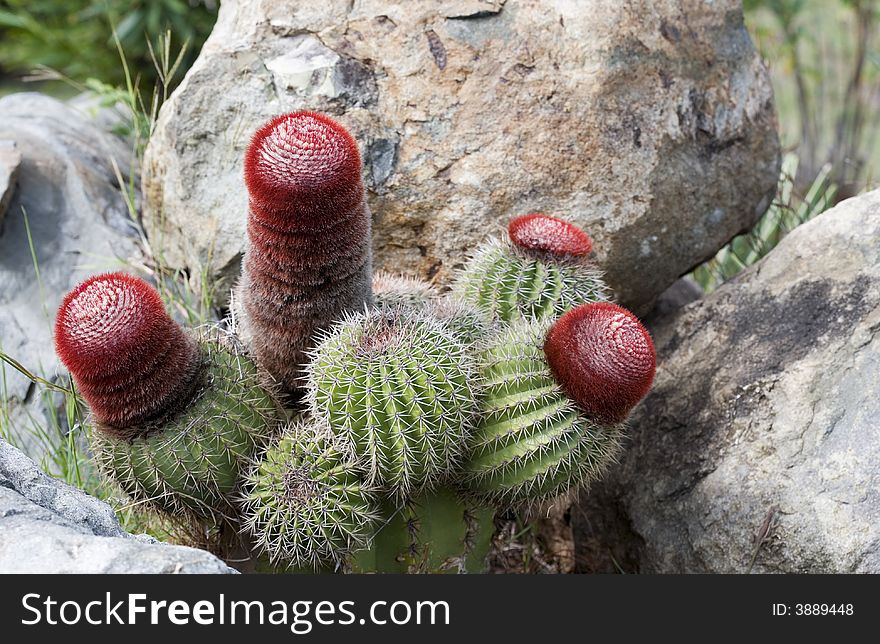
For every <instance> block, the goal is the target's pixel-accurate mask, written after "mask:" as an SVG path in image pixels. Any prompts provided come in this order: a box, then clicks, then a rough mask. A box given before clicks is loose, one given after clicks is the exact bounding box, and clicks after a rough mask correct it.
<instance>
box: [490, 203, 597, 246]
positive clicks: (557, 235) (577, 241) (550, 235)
mask: <svg viewBox="0 0 880 644" xmlns="http://www.w3.org/2000/svg"><path fill="white" fill-rule="evenodd" d="M507 234H508V235H509V236H510V241H512V242H513V243H514V244H515V245H516V246H517V247H518V248H520V249H522V250H524V251H538V252H544V253H549V254H551V255H557V256H570V257H585V256H586V255H589V254H590V251H592V250H593V240H592V239H590V236H589V235H588V234H587V233H585V232H584V231H583V230H581V229H580V228H578V227H577V226H575V225H574V224H572V223H569V222H567V221H563V220H562V219H557V218H556V217H551V216H550V215H545V214H544V213H541V212H534V213H532V214H530V215H521V216H520V217H517V218H516V219H514V220H512V221H511V222H510V224H509V225H508V226H507Z"/></svg>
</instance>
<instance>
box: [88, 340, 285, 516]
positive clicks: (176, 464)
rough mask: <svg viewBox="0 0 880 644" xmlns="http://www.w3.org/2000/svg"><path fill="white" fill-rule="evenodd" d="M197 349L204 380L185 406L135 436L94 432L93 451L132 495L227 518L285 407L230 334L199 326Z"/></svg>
mask: <svg viewBox="0 0 880 644" xmlns="http://www.w3.org/2000/svg"><path fill="white" fill-rule="evenodd" d="M198 347H199V353H200V364H201V369H200V374H199V378H198V384H197V387H196V390H195V391H194V393H193V394H192V396H191V398H190V401H189V402H188V404H187V405H186V406H185V407H184V408H182V409H180V410H179V411H177V412H176V413H175V414H173V415H171V416H169V417H166V418H164V419H163V420H162V421H161V423H151V424H146V425H143V426H140V427H139V428H138V431H136V432H133V437H132V438H130V439H129V440H125V439H119V438H117V437H115V436H112V435H108V434H107V433H106V432H92V452H93V454H94V457H95V460H96V462H97V464H98V467H99V469H100V470H101V471H102V472H103V473H104V474H105V475H107V476H108V477H109V478H110V479H112V480H114V481H115V482H116V483H117V484H119V486H120V487H121V488H122V490H123V491H124V492H125V493H126V494H128V495H129V496H130V497H131V498H132V499H133V500H135V501H137V502H141V503H147V504H149V505H151V506H152V507H155V508H157V509H159V510H162V511H165V512H169V513H172V514H188V515H194V516H196V517H198V518H207V519H211V520H213V521H220V520H223V519H224V517H226V516H228V515H230V514H231V513H232V512H233V511H234V509H233V503H234V499H235V497H236V495H237V494H238V488H239V483H240V479H241V476H242V474H243V472H244V471H245V470H246V468H247V466H248V464H249V463H250V462H251V459H252V458H253V456H254V454H255V452H256V451H257V449H258V448H259V446H260V445H261V444H262V443H263V442H264V441H265V440H266V439H267V437H268V436H269V435H270V434H271V433H272V432H273V431H275V430H276V428H277V427H278V425H279V424H280V412H279V411H278V408H277V405H276V403H275V402H274V401H273V398H272V396H271V395H270V393H269V392H268V391H267V390H266V389H265V388H264V387H263V386H262V378H261V376H260V375H259V374H258V372H257V369H256V367H255V366H254V364H253V362H251V361H250V360H249V359H248V358H246V357H245V356H244V355H242V353H241V352H240V350H239V348H238V347H237V346H236V345H235V344H234V343H233V341H232V340H231V339H229V338H228V337H227V336H226V334H225V332H223V331H221V330H219V329H207V328H206V329H202V330H200V332H199V338H198Z"/></svg>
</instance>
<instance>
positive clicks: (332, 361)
mask: <svg viewBox="0 0 880 644" xmlns="http://www.w3.org/2000/svg"><path fill="white" fill-rule="evenodd" d="M474 385H475V372H474V370H473V365H472V361H471V359H470V356H469V354H468V352H467V350H466V349H465V347H464V345H463V344H462V343H460V342H459V341H457V340H456V339H455V338H454V337H453V336H452V334H451V333H450V332H449V330H448V329H447V328H445V327H444V325H443V324H442V323H441V322H439V321H437V320H436V319H433V318H431V317H430V316H426V315H424V314H423V313H422V312H420V311H417V310H413V309H409V308H406V307H399V308H394V309H374V310H372V311H369V312H364V313H361V314H358V315H356V316H352V317H350V318H349V319H347V320H345V321H343V322H340V323H339V324H337V325H336V326H335V327H334V328H333V329H332V330H331V332H330V333H328V334H327V336H326V337H325V338H324V339H323V340H322V341H321V342H320V344H319V345H318V346H317V347H316V349H315V351H314V355H313V359H312V361H311V363H310V365H309V378H308V393H309V401H310V405H311V409H312V412H313V413H314V414H315V416H317V417H318V418H322V419H324V420H325V421H326V422H327V423H329V425H330V427H331V428H332V430H333V432H334V433H336V434H337V435H338V436H340V437H341V438H342V439H343V440H344V441H346V442H347V443H348V444H350V445H351V448H352V451H353V453H354V454H355V455H356V457H357V458H358V460H359V461H360V462H361V463H362V464H363V466H364V468H365V470H366V472H367V478H368V481H369V482H370V483H371V484H375V485H378V486H381V487H382V488H383V489H384V490H385V491H387V492H390V493H392V494H396V495H399V496H405V495H407V494H408V493H409V492H410V491H412V490H414V489H418V488H420V487H423V486H425V485H430V484H432V483H433V482H435V481H437V480H439V479H440V478H441V477H443V476H444V475H445V474H447V473H448V472H450V471H451V470H452V468H453V467H454V466H455V465H456V464H457V463H458V461H459V456H460V454H461V451H462V448H463V445H464V442H465V439H466V438H467V436H468V434H469V432H470V429H471V418H472V414H473V412H474V410H475V405H476V402H475V392H474Z"/></svg>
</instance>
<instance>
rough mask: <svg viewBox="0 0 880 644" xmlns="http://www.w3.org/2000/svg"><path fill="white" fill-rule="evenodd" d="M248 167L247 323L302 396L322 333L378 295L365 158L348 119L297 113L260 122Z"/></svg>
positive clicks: (267, 361)
mask: <svg viewBox="0 0 880 644" xmlns="http://www.w3.org/2000/svg"><path fill="white" fill-rule="evenodd" d="M244 173H245V183H246V185H247V189H248V192H249V195H250V212H249V215H248V225H247V232H248V249H247V252H246V253H245V258H244V265H243V279H242V284H241V289H240V294H239V297H240V299H241V305H242V308H243V310H244V312H245V319H244V320H242V324H243V325H245V326H246V327H247V334H248V336H249V338H250V343H251V349H252V351H253V353H254V355H255V356H256V359H257V361H258V363H259V364H260V365H261V366H262V367H263V368H265V369H266V370H267V371H268V372H269V373H270V374H272V376H273V377H274V378H275V379H276V380H277V381H278V382H279V383H280V385H281V387H282V389H283V390H284V391H285V393H287V394H289V395H290V396H292V397H293V398H296V397H297V396H298V395H299V394H301V384H302V383H301V379H300V377H301V375H302V367H303V365H304V364H305V362H306V353H305V352H306V351H307V350H308V349H309V348H310V347H311V346H312V340H313V338H314V336H315V333H316V332H317V331H319V330H321V329H324V328H326V327H327V326H328V325H329V324H331V323H332V322H333V321H334V320H338V319H340V318H342V317H343V316H344V315H345V314H347V313H350V312H352V311H359V310H361V309H363V308H364V306H368V305H370V304H371V303H372V292H371V273H372V260H371V250H370V244H371V237H370V213H369V210H368V208H367V203H366V200H365V195H364V185H363V181H362V179H361V157H360V153H359V152H358V147H357V143H356V142H355V140H354V139H353V138H352V136H351V135H350V134H349V133H348V131H346V129H345V128H344V127H342V125H340V124H339V123H337V122H335V121H333V120H332V119H330V118H328V117H326V116H323V115H320V114H314V113H311V112H294V113H292V114H284V115H282V116H278V117H276V118H274V119H272V120H271V121H270V122H269V123H267V124H266V125H264V126H263V127H262V128H260V129H259V130H258V131H257V133H256V134H255V135H254V138H253V140H252V141H251V144H250V146H249V147H248V150H247V153H246V155H245V163H244Z"/></svg>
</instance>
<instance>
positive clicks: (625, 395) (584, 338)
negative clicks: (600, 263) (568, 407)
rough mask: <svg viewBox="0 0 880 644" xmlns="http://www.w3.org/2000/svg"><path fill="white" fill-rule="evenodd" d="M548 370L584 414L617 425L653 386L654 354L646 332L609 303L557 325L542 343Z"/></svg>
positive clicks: (629, 315) (574, 314)
mask: <svg viewBox="0 0 880 644" xmlns="http://www.w3.org/2000/svg"><path fill="white" fill-rule="evenodd" d="M544 353H545V355H546V357H547V362H548V364H549V366H550V370H551V371H552V372H553V375H554V377H555V378H556V380H557V382H559V384H560V385H561V386H562V388H563V389H564V390H565V392H566V393H567V394H568V396H569V397H570V398H571V399H572V400H574V401H575V402H577V404H578V405H579V406H580V408H581V409H582V410H584V412H585V413H586V414H587V415H589V416H591V417H593V418H595V419H597V420H599V421H604V422H610V423H614V422H621V421H623V420H624V419H625V418H626V417H627V416H628V415H629V412H630V410H631V409H632V408H633V407H635V406H636V404H637V403H638V402H639V401H640V400H641V399H642V398H644V397H645V395H646V394H647V393H648V390H650V388H651V383H653V381H654V372H655V370H656V364H657V354H656V352H655V350H654V343H653V341H652V340H651V335H650V334H649V333H648V330H647V329H645V327H644V326H642V323H641V322H639V319H638V318H637V317H636V316H635V315H633V314H632V313H630V312H629V311H627V310H626V309H625V308H623V307H621V306H618V305H617V304H612V303H611V302H600V303H594V304H585V305H582V306H579V307H577V308H575V309H572V310H571V311H569V312H568V313H566V314H565V315H563V316H562V317H561V318H559V320H557V321H556V322H555V323H554V324H553V326H552V327H551V328H550V331H549V332H548V333H547V337H546V339H545V341H544Z"/></svg>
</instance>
